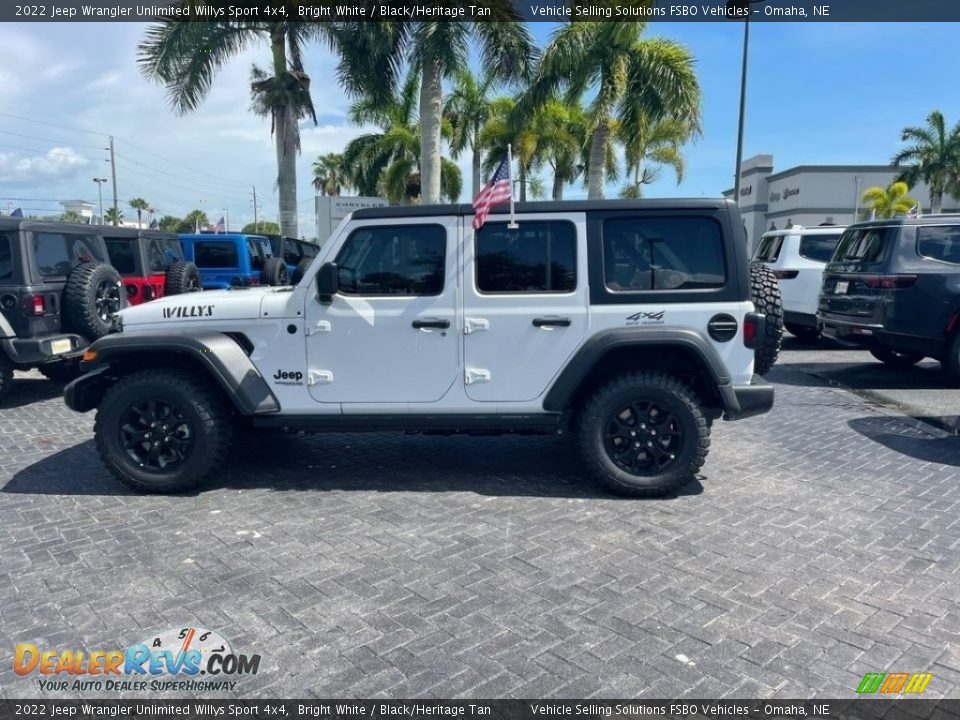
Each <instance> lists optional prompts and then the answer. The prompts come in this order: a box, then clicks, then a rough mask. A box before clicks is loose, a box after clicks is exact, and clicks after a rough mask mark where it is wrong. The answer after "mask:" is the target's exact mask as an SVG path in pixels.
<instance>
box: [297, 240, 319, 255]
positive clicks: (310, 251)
mask: <svg viewBox="0 0 960 720" xmlns="http://www.w3.org/2000/svg"><path fill="white" fill-rule="evenodd" d="M300 250H302V251H303V256H304V257H305V258H315V257H316V256H317V252H318V251H319V250H320V248H318V247H317V246H316V245H314V244H313V243H304V244H303V245H302V246H301V247H300Z"/></svg>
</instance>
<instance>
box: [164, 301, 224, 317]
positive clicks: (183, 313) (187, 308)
mask: <svg viewBox="0 0 960 720" xmlns="http://www.w3.org/2000/svg"><path fill="white" fill-rule="evenodd" d="M212 315H213V305H178V306H177V307H165V308H163V317H164V319H165V320H166V319H169V318H199V317H211V316H212Z"/></svg>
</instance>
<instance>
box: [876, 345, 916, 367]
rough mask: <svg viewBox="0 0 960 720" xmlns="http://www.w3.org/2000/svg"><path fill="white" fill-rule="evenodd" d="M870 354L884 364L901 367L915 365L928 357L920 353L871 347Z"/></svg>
mask: <svg viewBox="0 0 960 720" xmlns="http://www.w3.org/2000/svg"><path fill="white" fill-rule="evenodd" d="M870 354H871V355H873V356H874V357H875V358H876V359H877V360H879V361H880V362H882V363H883V364H884V365H889V366H890V367H895V368H900V369H903V368H908V367H913V366H914V365H916V364H917V363H918V362H920V361H921V360H923V359H924V358H925V357H926V355H921V354H919V353H902V352H897V351H896V350H888V349H887V348H870Z"/></svg>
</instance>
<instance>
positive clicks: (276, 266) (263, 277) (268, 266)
mask: <svg viewBox="0 0 960 720" xmlns="http://www.w3.org/2000/svg"><path fill="white" fill-rule="evenodd" d="M260 282H262V283H263V284H264V285H289V284H290V270H289V269H288V268H287V263H286V262H284V260H283V258H279V257H268V258H267V260H266V262H265V263H263V270H262V271H261V272H260Z"/></svg>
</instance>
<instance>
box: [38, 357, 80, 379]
mask: <svg viewBox="0 0 960 720" xmlns="http://www.w3.org/2000/svg"><path fill="white" fill-rule="evenodd" d="M37 370H39V371H40V374H41V375H43V376H44V377H45V378H47V380H53V381H54V382H58V383H68V382H71V381H72V380H76V379H77V378H78V377H80V362H79V361H72V362H67V361H65V360H59V361H57V362H52V363H46V364H45V365H41V366H40V367H38V368H37Z"/></svg>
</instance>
